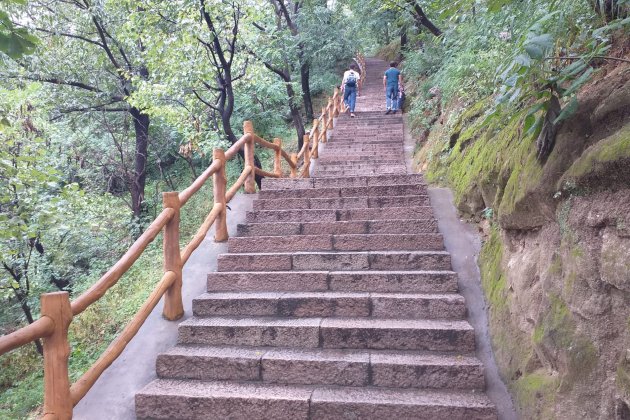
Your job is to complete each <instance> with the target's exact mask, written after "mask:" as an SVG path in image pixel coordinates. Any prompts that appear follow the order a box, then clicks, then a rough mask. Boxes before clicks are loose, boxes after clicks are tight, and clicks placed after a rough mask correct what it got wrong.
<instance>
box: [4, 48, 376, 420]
mask: <svg viewBox="0 0 630 420" xmlns="http://www.w3.org/2000/svg"><path fill="white" fill-rule="evenodd" d="M360 57H361V56H360ZM359 59H360V60H361V59H362V57H361V58H359ZM363 63H364V61H363ZM363 71H364V72H365V64H363ZM343 110H344V104H343V98H342V96H341V95H340V93H339V90H338V89H335V91H334V94H333V96H332V97H331V98H330V99H329V100H328V105H327V106H325V107H324V108H322V114H321V116H320V117H319V118H317V119H315V120H314V121H313V127H312V128H311V130H310V132H309V134H307V135H305V136H304V143H303V146H302V148H301V150H300V151H299V153H294V154H289V153H287V152H286V151H285V150H284V149H282V141H281V140H280V139H274V141H273V142H268V141H266V140H263V139H262V138H260V137H258V136H257V135H256V134H255V132H254V127H253V125H252V123H251V122H249V121H246V122H245V123H244V124H243V136H242V137H241V138H240V139H239V140H238V141H237V142H236V143H234V144H233V145H232V146H231V147H230V148H229V149H228V150H226V151H223V150H222V149H215V150H214V152H213V155H212V158H213V159H212V163H211V164H210V166H209V167H208V168H207V169H206V170H205V171H204V172H203V173H202V174H201V175H200V176H199V177H198V178H197V179H196V180H195V181H194V182H193V183H192V184H191V185H190V186H189V187H188V188H186V189H185V190H184V191H181V192H179V193H178V192H165V193H163V203H162V204H163V207H164V209H163V210H162V212H161V213H160V214H159V215H158V216H157V217H156V218H155V220H154V221H153V223H151V224H150V225H149V227H148V228H147V229H146V231H145V232H144V233H143V234H142V235H141V236H140V237H139V238H138V239H137V240H136V241H135V242H134V243H133V245H131V247H130V248H129V249H128V250H127V252H126V253H125V254H124V255H123V256H122V257H121V258H120V260H118V262H116V263H115V264H114V265H113V266H112V267H111V268H110V269H109V270H108V271H107V272H106V273H105V274H104V275H103V276H102V277H101V278H100V279H99V280H98V281H97V282H96V283H95V284H94V285H92V286H91V287H90V288H89V289H88V290H86V291H85V292H84V293H83V294H81V295H80V296H79V297H77V298H76V299H74V300H73V301H72V302H71V301H70V298H69V295H68V292H55V293H46V294H44V295H42V296H41V315H40V318H39V319H37V320H36V321H35V322H33V323H32V324H30V325H28V326H26V327H24V328H21V329H19V330H17V331H15V332H13V333H11V334H7V335H5V336H2V337H0V355H2V354H5V353H7V352H9V351H11V350H14V349H16V348H18V347H21V346H24V345H27V344H29V343H31V342H33V341H35V340H38V339H43V343H44V415H43V418H44V419H50V420H52V419H70V418H72V408H73V407H74V406H75V405H77V404H78V403H79V401H81V399H82V398H83V397H84V396H85V395H86V394H87V392H88V391H89V390H90V388H91V387H92V386H93V385H94V383H95V382H96V380H97V379H98V378H99V377H100V376H101V374H102V373H103V372H104V371H105V369H107V368H108V367H109V366H110V365H111V364H112V363H113V362H114V361H115V360H116V358H117V357H118V356H120V354H121V353H122V352H123V350H124V349H125V347H126V346H127V344H128V343H129V341H130V340H131V339H132V338H133V337H134V336H135V335H136V333H137V332H138V330H139V329H140V327H141V326H142V324H143V323H144V322H145V320H146V319H147V317H148V316H149V314H150V313H151V312H152V311H153V309H154V308H155V306H156V305H157V304H158V302H159V301H160V299H161V298H162V297H164V309H163V316H164V318H166V319H168V320H177V319H179V318H181V317H182V315H183V314H184V307H183V303H182V268H183V266H184V264H185V263H186V262H187V261H188V259H189V258H190V256H191V254H192V253H193V251H194V250H195V249H197V247H199V245H200V244H201V242H202V241H203V239H204V238H205V236H206V235H207V233H208V231H209V230H210V228H211V227H212V226H215V241H217V242H223V241H226V240H227V239H228V231H227V211H226V209H227V204H228V203H229V202H230V200H232V198H234V196H235V195H236V192H237V191H238V190H239V189H240V188H241V187H244V190H245V193H246V194H249V193H255V192H256V183H255V178H254V177H255V175H256V174H258V175H261V176H264V177H271V178H281V177H283V176H285V174H284V172H283V170H282V161H283V160H284V161H285V162H286V163H287V165H288V167H289V174H288V175H289V177H291V178H296V177H309V171H310V165H311V159H312V158H317V148H318V146H319V143H320V142H321V143H325V142H326V138H327V132H328V130H331V129H332V128H333V119H334V118H335V117H337V116H338V115H339V113H340V112H343ZM256 144H258V145H259V146H260V147H263V148H267V149H271V150H273V151H274V164H273V171H269V172H268V171H264V170H262V169H260V168H257V167H256V166H255V165H254V148H255V145H256ZM240 150H243V152H244V153H243V154H244V156H245V159H244V160H245V163H244V165H243V171H242V172H241V175H240V176H239V177H238V179H237V180H236V182H235V183H234V184H233V185H232V186H231V187H229V188H228V186H227V179H226V176H225V165H226V162H227V161H229V160H230V159H232V158H233V157H234V156H235V155H236V154H237V153H238V152H239V151H240ZM300 161H301V162H302V164H301V165H300V164H299V162H300ZM210 177H212V183H213V187H214V190H213V191H214V205H213V207H212V210H211V211H210V213H209V214H208V216H207V217H206V219H205V220H204V222H203V223H202V224H201V226H200V227H199V230H198V231H197V233H196V234H195V235H194V237H193V238H192V240H191V241H190V243H188V245H186V246H185V247H184V248H183V249H181V250H180V246H179V236H180V227H179V224H180V211H181V208H182V207H183V206H184V205H185V204H186V203H187V202H188V200H190V198H191V197H192V196H193V195H194V194H195V193H196V192H197V191H199V190H200V189H201V187H202V186H203V185H204V184H205V183H206V181H208V179H210ZM161 232H162V233H163V235H162V238H163V265H164V275H163V276H162V278H161V279H160V281H159V282H158V284H157V286H156V288H155V289H154V290H153V292H152V293H151V295H150V296H149V298H148V299H147V300H146V301H145V302H144V304H143V305H142V306H141V307H140V309H139V310H138V312H137V313H136V314H135V315H134V317H133V318H132V319H131V321H130V322H129V323H128V324H127V326H126V327H125V328H124V329H123V331H122V332H121V333H120V335H119V336H118V337H116V338H115V339H114V341H112V343H111V344H110V345H109V347H108V348H107V349H106V350H105V351H104V352H103V354H102V355H101V356H100V357H99V358H98V360H97V361H96V362H95V363H94V364H93V365H92V366H91V367H90V368H89V369H88V370H87V371H86V372H85V373H84V374H83V376H81V377H80V378H79V379H78V380H77V381H76V382H75V383H74V384H71V383H70V378H69V377H68V358H69V356H70V346H69V343H68V328H69V326H70V323H71V322H72V319H73V317H75V316H77V315H79V314H80V313H81V312H83V311H85V310H86V309H87V308H88V307H89V306H90V305H91V304H93V303H94V302H96V301H97V300H99V299H100V298H101V297H102V296H103V295H104V294H105V293H106V292H107V291H108V290H109V289H110V288H111V287H113V286H114V285H115V284H116V283H117V282H118V281H119V280H120V278H121V277H122V276H123V275H124V274H125V273H126V272H127V271H128V270H129V268H130V267H131V266H132V265H133V264H134V263H135V262H136V261H137V260H138V258H139V257H140V256H141V255H142V253H143V252H144V250H145V249H146V248H147V246H148V245H149V244H150V243H151V242H153V240H154V239H155V238H156V237H157V236H158V234H159V233H161Z"/></svg>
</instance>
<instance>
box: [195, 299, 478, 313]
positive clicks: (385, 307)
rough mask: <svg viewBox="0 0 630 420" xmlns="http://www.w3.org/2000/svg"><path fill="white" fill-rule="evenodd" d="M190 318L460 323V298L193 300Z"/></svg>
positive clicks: (462, 306)
mask: <svg viewBox="0 0 630 420" xmlns="http://www.w3.org/2000/svg"><path fill="white" fill-rule="evenodd" d="M193 314H194V315H195V316H199V317H210V316H274V317H295V318H300V317H354V318H362V317H372V318H381V319H385V318H400V319H464V317H465V315H466V306H465V304H464V300H463V299H462V298H459V299H457V298H429V297H427V298H391V297H385V296H378V297H370V296H368V295H367V294H366V295H365V296H342V297H327V296H316V297H295V296H293V297H292V296H285V297H280V298H271V297H270V298H263V297H259V298H247V297H243V298H239V299H222V298H212V297H211V296H210V297H204V298H197V299H195V300H193Z"/></svg>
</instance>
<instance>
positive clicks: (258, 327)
mask: <svg viewBox="0 0 630 420" xmlns="http://www.w3.org/2000/svg"><path fill="white" fill-rule="evenodd" d="M178 333H179V334H178V343H179V344H204V345H211V346H255V347H259V346H272V347H294V348H328V349H376V350H422V351H446V352H456V351H459V352H466V353H471V352H474V350H475V335H474V330H473V328H472V327H471V325H470V324H469V323H468V322H467V321H463V320H426V319H422V320H416V319H373V318H321V317H314V318H279V317H211V318H197V317H192V318H189V319H187V320H185V321H183V322H181V323H180V324H179V329H178Z"/></svg>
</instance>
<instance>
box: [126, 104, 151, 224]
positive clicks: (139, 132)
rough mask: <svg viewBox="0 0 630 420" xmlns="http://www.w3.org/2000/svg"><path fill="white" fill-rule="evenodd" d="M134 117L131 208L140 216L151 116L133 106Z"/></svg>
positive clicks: (135, 214)
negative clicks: (134, 136)
mask: <svg viewBox="0 0 630 420" xmlns="http://www.w3.org/2000/svg"><path fill="white" fill-rule="evenodd" d="M129 113H130V114H131V117H132V118H133V125H134V130H135V133H136V156H135V165H134V172H133V179H132V180H131V210H132V211H133V215H134V216H136V217H138V216H140V215H141V214H142V210H143V209H142V202H143V201H144V187H145V185H146V179H147V171H146V165H147V149H148V147H149V122H150V120H149V116H148V115H147V114H144V113H142V111H140V110H139V109H137V108H135V107H133V108H131V109H130V110H129Z"/></svg>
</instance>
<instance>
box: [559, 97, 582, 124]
mask: <svg viewBox="0 0 630 420" xmlns="http://www.w3.org/2000/svg"><path fill="white" fill-rule="evenodd" d="M578 105H579V104H578V100H577V97H575V96H574V97H573V98H572V99H571V101H570V102H569V103H568V104H567V106H565V107H564V108H563V109H562V112H560V115H558V118H556V119H555V120H554V122H553V123H554V124H558V123H559V122H561V121H564V120H566V119H567V118H570V117H571V116H572V115H573V114H575V112H576V111H577V109H578Z"/></svg>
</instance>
